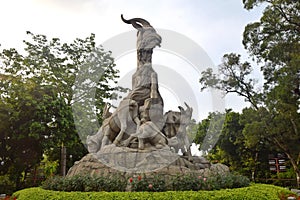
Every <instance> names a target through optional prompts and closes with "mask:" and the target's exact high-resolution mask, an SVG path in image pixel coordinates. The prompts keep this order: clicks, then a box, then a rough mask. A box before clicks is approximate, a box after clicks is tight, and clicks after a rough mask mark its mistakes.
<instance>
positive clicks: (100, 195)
mask: <svg viewBox="0 0 300 200" xmlns="http://www.w3.org/2000/svg"><path fill="white" fill-rule="evenodd" d="M289 194H291V192H290V191H289V190H287V189H284V188H282V187H278V186H273V185H265V184H253V185H251V186H249V187H244V188H237V189H223V190H218V191H200V192H195V191H168V192H58V191H49V190H44V189H42V188H28V189H24V190H20V191H18V192H15V193H14V194H13V196H14V197H17V199H18V200H28V199H30V200H44V199H49V200H63V199H72V200H77V199H78V200H79V199H80V200H85V199H107V200H112V199H116V200H118V199H120V200H121V199H122V200H124V199H162V200H167V199H179V200H185V199H187V200H190V199H200V200H201V199H203V200H204V199H205V200H207V199H212V200H221V199H230V200H240V199H244V200H257V199H260V200H279V199H280V198H279V197H282V196H284V197H287V196H288V195H289Z"/></svg>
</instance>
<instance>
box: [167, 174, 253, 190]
mask: <svg viewBox="0 0 300 200" xmlns="http://www.w3.org/2000/svg"><path fill="white" fill-rule="evenodd" d="M249 184H250V180H249V179H248V178H247V177H245V176H241V175H236V174H232V173H226V174H222V175H221V174H216V175H214V176H210V177H202V176H199V175H196V174H188V175H184V176H182V175H178V176H176V177H175V178H173V180H172V186H173V190H176V191H187V190H192V191H199V190H220V189H226V188H228V189H230V188H240V187H246V186H249Z"/></svg>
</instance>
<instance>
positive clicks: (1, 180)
mask: <svg viewBox="0 0 300 200" xmlns="http://www.w3.org/2000/svg"><path fill="white" fill-rule="evenodd" d="M15 188H16V184H15V183H14V182H13V181H11V179H10V178H9V175H3V176H0V194H12V193H13V191H14V190H15Z"/></svg>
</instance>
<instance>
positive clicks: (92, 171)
mask: <svg viewBox="0 0 300 200" xmlns="http://www.w3.org/2000/svg"><path fill="white" fill-rule="evenodd" d="M184 160H185V159H184V158H180V157H178V158H177V160H175V161H174V162H173V163H170V164H169V165H167V166H164V167H161V168H158V169H153V170H149V169H150V168H148V170H145V171H142V170H136V171H134V170H119V169H120V168H118V167H111V166H108V165H106V164H104V163H103V162H101V161H100V160H99V159H98V158H97V155H95V154H87V155H86V156H84V157H83V158H82V159H81V160H80V161H77V162H75V163H74V165H73V167H71V168H70V170H69V171H68V173H67V176H74V175H79V174H81V175H87V174H89V175H91V176H108V175H111V174H115V173H119V174H122V175H123V176H128V177H130V176H135V175H137V174H141V173H142V174H145V175H152V174H159V175H163V176H166V177H167V178H168V177H172V176H178V175H180V174H183V175H184V174H191V173H193V174H197V175H201V176H203V177H208V176H211V175H214V174H224V173H227V172H229V168H228V167H227V166H226V165H223V164H212V165H210V167H208V168H205V169H199V170H194V169H189V168H187V167H185V166H182V165H180V163H184V162H185V161H184ZM150 165H151V164H150Z"/></svg>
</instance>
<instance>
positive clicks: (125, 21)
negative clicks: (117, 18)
mask: <svg viewBox="0 0 300 200" xmlns="http://www.w3.org/2000/svg"><path fill="white" fill-rule="evenodd" d="M121 19H122V21H123V22H124V23H126V24H131V20H127V19H125V18H124V17H123V14H121Z"/></svg>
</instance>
